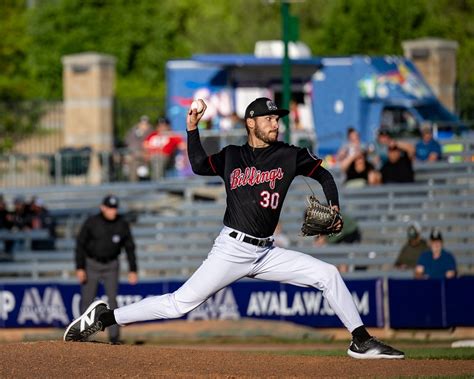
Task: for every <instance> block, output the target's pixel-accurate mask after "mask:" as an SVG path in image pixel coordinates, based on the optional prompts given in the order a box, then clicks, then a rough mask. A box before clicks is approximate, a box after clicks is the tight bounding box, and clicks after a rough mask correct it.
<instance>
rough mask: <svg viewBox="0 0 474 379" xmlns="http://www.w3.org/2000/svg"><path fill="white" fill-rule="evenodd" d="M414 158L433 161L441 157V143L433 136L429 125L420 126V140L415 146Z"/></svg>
mask: <svg viewBox="0 0 474 379" xmlns="http://www.w3.org/2000/svg"><path fill="white" fill-rule="evenodd" d="M415 150H416V153H415V154H416V159H417V160H419V161H428V162H434V161H439V160H441V158H442V152H441V145H440V144H439V143H438V141H436V140H435V139H434V138H433V131H432V130H431V126H429V125H424V126H422V127H421V141H419V142H418V143H417V144H416V146H415Z"/></svg>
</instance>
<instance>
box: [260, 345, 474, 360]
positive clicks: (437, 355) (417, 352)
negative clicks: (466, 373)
mask: <svg viewBox="0 0 474 379" xmlns="http://www.w3.org/2000/svg"><path fill="white" fill-rule="evenodd" d="M403 351H404V352H405V356H406V358H407V359H448V360H456V359H463V360H474V348H471V347H464V348H456V349H453V348H450V347H431V348H406V349H403ZM269 353H271V354H279V355H308V356H320V357H339V356H345V355H346V350H345V349H337V350H335V349H329V350H292V351H280V352H276V351H272V352H269Z"/></svg>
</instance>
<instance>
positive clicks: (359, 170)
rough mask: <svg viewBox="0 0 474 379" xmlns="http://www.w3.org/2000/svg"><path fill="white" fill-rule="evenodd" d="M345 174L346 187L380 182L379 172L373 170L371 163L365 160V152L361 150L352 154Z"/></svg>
mask: <svg viewBox="0 0 474 379" xmlns="http://www.w3.org/2000/svg"><path fill="white" fill-rule="evenodd" d="M345 174H346V181H345V184H346V187H359V186H365V185H367V184H368V185H378V184H380V183H381V182H382V178H381V175H380V173H379V172H378V171H377V170H375V168H374V166H373V165H372V163H370V162H369V161H368V160H367V153H366V152H365V151H361V152H360V153H357V154H356V155H354V157H353V160H352V162H350V164H349V166H348V167H347V170H346V171H345Z"/></svg>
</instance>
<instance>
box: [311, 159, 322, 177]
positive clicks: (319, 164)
mask: <svg viewBox="0 0 474 379" xmlns="http://www.w3.org/2000/svg"><path fill="white" fill-rule="evenodd" d="M321 162H322V160H321V159H319V160H318V163H316V166H314V167H313V169H312V170H311V172H310V173H309V174H308V176H311V175H313V172H314V170H316V169H317V168H318V167H319V166H321Z"/></svg>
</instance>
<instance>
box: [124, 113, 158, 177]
mask: <svg viewBox="0 0 474 379" xmlns="http://www.w3.org/2000/svg"><path fill="white" fill-rule="evenodd" d="M152 131H153V130H152V128H151V124H150V119H149V118H148V116H141V117H140V121H139V122H138V123H137V124H136V125H134V126H133V127H132V128H131V129H130V130H129V131H128V133H127V135H126V136H125V146H126V148H127V154H126V155H125V162H126V167H127V168H128V174H129V178H130V180H132V181H136V180H138V179H140V178H143V176H147V173H146V172H143V170H144V167H145V159H144V158H145V157H144V151H143V142H144V141H145V139H146V138H147V136H148V135H149V134H150V133H151V132H152ZM145 171H146V169H145Z"/></svg>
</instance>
